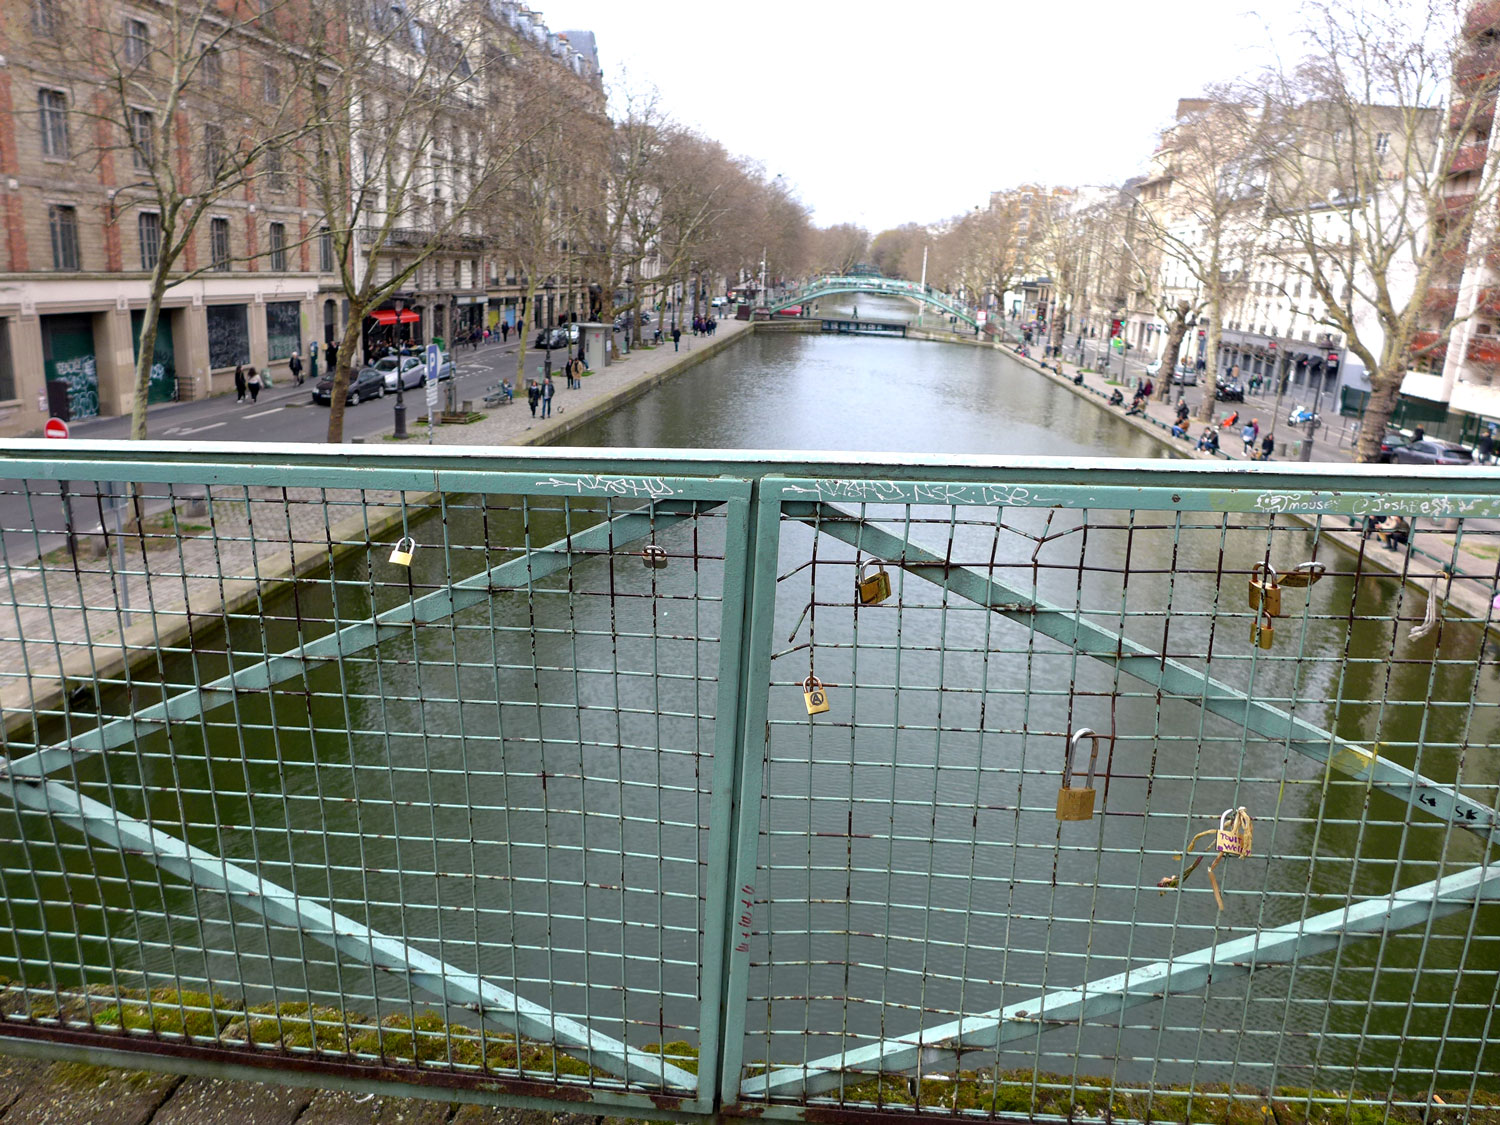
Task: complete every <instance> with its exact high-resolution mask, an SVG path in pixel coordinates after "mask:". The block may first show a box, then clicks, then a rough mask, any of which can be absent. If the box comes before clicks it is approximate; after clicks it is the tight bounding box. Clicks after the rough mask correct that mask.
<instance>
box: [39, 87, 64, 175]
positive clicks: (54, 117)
mask: <svg viewBox="0 0 1500 1125" xmlns="http://www.w3.org/2000/svg"><path fill="white" fill-rule="evenodd" d="M36 105H37V112H38V113H39V114H40V116H41V122H42V155H43V156H50V157H53V158H54V159H57V160H61V159H63V158H64V157H66V156H67V155H68V96H67V95H66V94H64V93H63V92H62V91H61V90H39V91H37V95H36Z"/></svg>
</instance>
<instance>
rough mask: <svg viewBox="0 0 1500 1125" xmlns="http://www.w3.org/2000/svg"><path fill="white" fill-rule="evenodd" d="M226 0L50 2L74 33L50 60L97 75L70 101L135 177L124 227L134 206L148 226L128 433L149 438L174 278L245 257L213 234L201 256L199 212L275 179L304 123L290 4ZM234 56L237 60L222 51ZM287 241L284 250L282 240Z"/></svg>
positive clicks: (125, 196) (109, 157) (121, 171)
mask: <svg viewBox="0 0 1500 1125" xmlns="http://www.w3.org/2000/svg"><path fill="white" fill-rule="evenodd" d="M236 11H238V9H234V8H226V7H225V6H224V5H222V4H220V3H218V2H217V0H188V2H186V3H174V4H167V5H162V6H156V7H153V8H152V9H151V19H150V20H149V22H148V21H146V20H144V19H138V18H135V17H134V15H133V14H132V13H131V12H130V11H128V10H127V12H126V14H125V18H124V19H123V20H121V19H119V18H118V16H119V11H118V9H115V8H109V7H106V8H104V9H100V8H99V7H98V6H95V5H92V4H86V3H82V2H80V3H78V4H76V5H73V6H70V7H68V8H67V9H64V8H63V7H62V6H61V5H52V6H51V8H50V12H51V18H53V19H56V20H59V21H60V22H61V23H63V24H64V25H65V26H66V27H67V28H68V29H70V34H68V35H66V36H59V37H58V38H57V39H55V40H53V43H54V46H53V47H52V48H51V49H50V53H53V54H55V56H56V57H55V58H54V59H53V60H51V61H53V62H55V63H56V64H58V65H60V66H63V67H66V68H68V69H69V70H71V71H73V72H74V73H82V74H85V75H87V76H88V80H89V81H90V83H91V86H92V89H91V90H90V93H89V95H88V96H87V97H80V98H78V99H77V100H76V102H75V104H74V105H73V107H72V110H73V113H74V115H75V116H77V117H80V118H82V119H84V120H87V121H89V122H90V123H91V124H92V126H93V128H92V129H90V130H88V131H87V132H88V135H89V136H91V137H92V138H93V144H92V146H91V148H90V149H89V150H88V154H91V155H92V156H93V158H94V160H95V161H96V163H97V164H99V165H100V166H102V167H106V168H107V169H108V171H109V174H110V175H111V176H112V177H118V178H133V182H131V183H128V184H125V185H124V186H121V187H117V188H114V189H113V190H111V192H110V193H109V196H108V203H107V217H108V220H109V222H110V223H111V225H117V224H118V223H119V221H120V219H121V216H122V214H124V213H125V211H126V209H127V208H129V209H131V210H132V211H134V213H136V214H137V216H138V219H137V222H138V224H139V227H140V232H139V233H140V240H141V255H142V265H143V266H144V267H145V268H146V270H147V273H148V296H147V301H146V307H145V310H144V313H143V316H142V321H141V327H140V335H139V339H138V341H137V344H136V357H135V395H134V401H133V404H132V407H131V417H130V436H131V437H132V438H133V439H136V440H140V439H143V438H145V437H146V407H147V405H148V403H149V400H150V389H151V375H152V369H153V366H154V364H155V359H156V337H157V330H158V326H159V324H160V321H161V308H162V301H163V299H164V297H165V296H166V293H167V291H168V290H169V289H171V288H172V287H174V286H177V285H181V284H182V283H183V282H185V281H188V280H190V279H192V278H195V277H198V276H200V275H202V274H203V273H205V272H207V271H209V270H220V269H227V268H229V267H230V265H231V264H232V263H233V262H235V261H243V260H245V258H246V256H245V255H232V254H231V253H230V252H229V250H228V248H227V247H226V246H219V245H215V246H213V247H211V248H210V253H209V254H206V255H201V256H198V255H195V253H194V251H195V250H196V249H197V247H196V245H195V239H196V237H197V234H198V231H199V227H200V225H201V223H202V220H203V219H204V218H205V217H206V216H207V215H208V214H209V213H210V211H211V210H212V209H213V208H214V205H215V204H216V203H218V202H219V201H220V200H223V199H226V198H229V197H231V196H233V195H235V194H237V193H244V192H246V191H247V190H250V189H253V188H254V187H255V186H257V185H258V186H261V187H265V186H277V185H279V181H280V180H281V178H283V177H284V176H285V175H286V170H285V163H284V162H285V160H286V158H287V154H288V153H289V152H290V151H292V150H294V148H295V146H296V145H297V144H298V142H299V141H300V139H301V137H302V136H303V134H304V133H305V132H306V129H307V126H306V117H307V115H306V106H305V103H304V102H303V101H302V99H301V98H300V97H299V95H298V92H297V90H296V89H295V87H294V84H292V83H289V82H288V83H283V82H282V81H281V79H280V76H281V75H282V74H284V73H285V72H286V71H287V70H289V69H291V67H290V66H289V64H288V62H287V60H288V59H289V58H293V57H294V56H295V48H294V47H292V46H290V43H291V42H294V41H295V38H294V37H293V38H292V39H289V38H288V37H287V36H286V34H285V32H286V31H287V29H288V25H289V24H290V23H291V19H290V13H289V9H288V8H287V7H285V6H284V5H282V4H276V3H273V4H267V5H264V6H262V7H260V8H257V9H256V10H255V13H256V14H255V16H254V17H253V18H250V19H241V18H238V17H237V16H236V15H235V14H234V13H235V12H236ZM231 55H233V56H235V57H237V58H238V59H239V60H240V66H239V67H238V68H237V69H235V70H234V71H232V72H231V69H230V68H229V67H228V66H227V65H226V63H225V61H224V59H225V58H226V56H231ZM282 249H283V251H284V250H285V249H286V247H285V246H283V247H282Z"/></svg>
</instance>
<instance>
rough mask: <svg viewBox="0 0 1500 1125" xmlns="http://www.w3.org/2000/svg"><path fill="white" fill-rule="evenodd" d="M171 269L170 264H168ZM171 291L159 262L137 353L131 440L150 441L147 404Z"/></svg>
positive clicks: (165, 273)
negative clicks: (166, 299)
mask: <svg viewBox="0 0 1500 1125" xmlns="http://www.w3.org/2000/svg"><path fill="white" fill-rule="evenodd" d="M168 266H169V268H170V263H169V264H168ZM166 291H167V269H164V268H162V265H161V262H160V261H158V263H157V269H156V271H155V273H153V274H152V276H151V295H150V296H149V297H148V298H147V299H146V313H145V315H144V316H143V317H142V318H141V338H140V340H139V341H137V343H136V349H135V401H134V402H132V403H131V405H130V440H131V441H145V440H146V404H147V399H148V398H149V397H150V394H151V368H152V367H153V366H155V361H156V330H157V328H158V327H159V326H160V324H161V301H162V296H163V294H165V293H166Z"/></svg>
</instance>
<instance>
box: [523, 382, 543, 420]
mask: <svg viewBox="0 0 1500 1125" xmlns="http://www.w3.org/2000/svg"><path fill="white" fill-rule="evenodd" d="M541 401H542V388H541V387H539V386H537V383H536V380H535V379H527V380H526V403H527V405H528V406H530V407H531V416H532V417H533V418H535V417H536V408H537V404H538V403H539V402H541Z"/></svg>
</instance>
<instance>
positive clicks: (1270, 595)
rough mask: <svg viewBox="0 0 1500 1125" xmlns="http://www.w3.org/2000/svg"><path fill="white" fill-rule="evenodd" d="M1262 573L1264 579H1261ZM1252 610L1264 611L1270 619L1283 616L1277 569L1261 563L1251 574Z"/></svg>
mask: <svg viewBox="0 0 1500 1125" xmlns="http://www.w3.org/2000/svg"><path fill="white" fill-rule="evenodd" d="M1262 571H1264V572H1265V578H1264V579H1262V578H1260V577H1259V575H1260V574H1261V572H1262ZM1250 608H1251V609H1259V610H1263V611H1264V612H1265V613H1266V615H1267V616H1269V617H1280V616H1281V585H1280V584H1279V583H1278V582H1277V581H1276V568H1275V567H1272V566H1269V565H1267V564H1266V563H1263V562H1260V563H1256V564H1255V569H1254V570H1252V571H1251V572H1250ZM1265 647H1266V648H1270V647H1271V646H1270V645H1266V646H1265Z"/></svg>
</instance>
